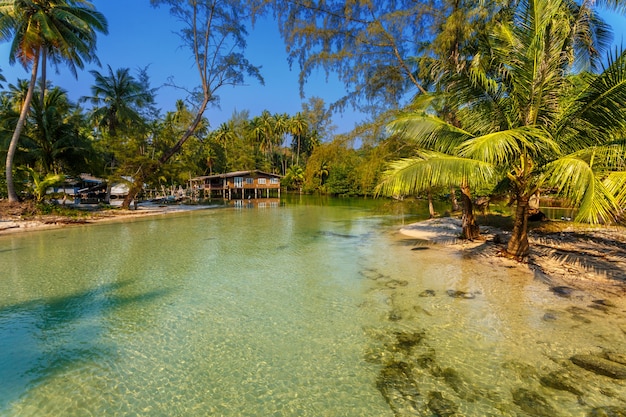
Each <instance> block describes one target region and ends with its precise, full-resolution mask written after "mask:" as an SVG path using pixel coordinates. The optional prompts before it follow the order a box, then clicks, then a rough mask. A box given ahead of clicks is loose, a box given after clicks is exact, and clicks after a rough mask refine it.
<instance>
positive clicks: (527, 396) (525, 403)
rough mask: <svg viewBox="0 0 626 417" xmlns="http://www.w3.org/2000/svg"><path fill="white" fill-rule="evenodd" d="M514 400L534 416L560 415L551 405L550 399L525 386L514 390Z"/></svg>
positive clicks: (553, 416)
mask: <svg viewBox="0 0 626 417" xmlns="http://www.w3.org/2000/svg"><path fill="white" fill-rule="evenodd" d="M513 402H514V403H515V404H517V405H518V406H519V408H521V409H522V410H523V411H524V412H526V413H529V414H531V415H533V416H540V417H555V416H557V415H558V414H557V412H556V409H555V408H554V407H552V405H550V403H549V402H548V400H546V399H545V398H543V397H542V396H541V395H539V394H537V393H536V392H533V391H529V390H527V389H525V388H518V389H516V390H515V391H513Z"/></svg>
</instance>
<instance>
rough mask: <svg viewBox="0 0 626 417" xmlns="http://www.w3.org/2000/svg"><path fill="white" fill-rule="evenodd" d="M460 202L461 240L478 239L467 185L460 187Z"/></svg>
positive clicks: (478, 230)
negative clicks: (461, 211)
mask: <svg viewBox="0 0 626 417" xmlns="http://www.w3.org/2000/svg"><path fill="white" fill-rule="evenodd" d="M461 202H462V203H463V230H462V232H461V239H468V240H474V239H478V238H479V237H480V228H479V227H478V225H477V224H476V218H475V217H474V205H473V203H472V194H471V191H470V187H469V185H466V184H462V185H461Z"/></svg>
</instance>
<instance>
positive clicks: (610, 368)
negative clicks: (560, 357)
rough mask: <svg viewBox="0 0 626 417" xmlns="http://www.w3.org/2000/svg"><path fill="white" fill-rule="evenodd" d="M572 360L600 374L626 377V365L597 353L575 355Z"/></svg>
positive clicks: (616, 377) (615, 377)
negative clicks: (596, 354)
mask: <svg viewBox="0 0 626 417" xmlns="http://www.w3.org/2000/svg"><path fill="white" fill-rule="evenodd" d="M570 360H571V361H572V362H573V363H575V364H576V365H578V366H580V367H581V368H584V369H586V370H588V371H591V372H594V373H596V374H598V375H604V376H608V377H610V378H614V379H626V365H623V364H621V363H619V362H614V361H612V360H609V359H605V358H602V357H600V356H595V355H574V356H572V357H571V358H570Z"/></svg>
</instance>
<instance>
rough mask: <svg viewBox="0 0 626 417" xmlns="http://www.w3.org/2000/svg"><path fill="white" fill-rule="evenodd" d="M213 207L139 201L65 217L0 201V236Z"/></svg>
mask: <svg viewBox="0 0 626 417" xmlns="http://www.w3.org/2000/svg"><path fill="white" fill-rule="evenodd" d="M214 207H218V206H202V205H185V204H171V205H163V204H155V203H141V204H139V205H138V206H137V209H134V210H122V209H121V208H120V209H111V210H93V211H90V210H85V212H84V213H83V216H80V217H65V216H59V215H54V214H50V215H29V214H25V213H24V210H25V209H24V208H23V207H18V206H17V205H14V206H11V205H9V204H8V203H6V202H3V203H2V204H0V212H1V215H0V236H2V235H7V234H13V233H23V232H32V231H38V230H47V229H55V228H61V227H68V226H76V225H84V224H94V223H103V222H112V221H122V220H128V219H133V218H140V217H145V216H155V215H164V214H170V213H180V212H185V211H192V210H204V209H209V208H214ZM26 210H27V209H26Z"/></svg>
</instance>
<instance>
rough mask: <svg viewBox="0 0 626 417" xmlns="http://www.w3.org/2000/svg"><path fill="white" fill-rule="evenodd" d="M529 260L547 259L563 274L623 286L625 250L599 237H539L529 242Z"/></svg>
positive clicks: (563, 234) (569, 234) (569, 233)
mask: <svg viewBox="0 0 626 417" xmlns="http://www.w3.org/2000/svg"><path fill="white" fill-rule="evenodd" d="M533 245H534V249H535V250H534V253H533V255H532V257H531V260H532V261H534V262H536V263H540V259H539V258H545V259H548V260H549V261H550V262H551V263H552V264H554V265H556V266H557V267H558V268H560V269H561V270H563V271H564V272H569V273H571V274H580V273H593V274H597V275H601V276H604V277H606V278H607V279H611V280H615V281H619V282H626V246H625V245H624V243H622V242H619V241H616V240H613V239H610V238H607V237H602V236H594V235H588V234H580V233H576V232H562V233H560V234H555V235H546V236H541V237H539V238H537V239H536V242H533Z"/></svg>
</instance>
